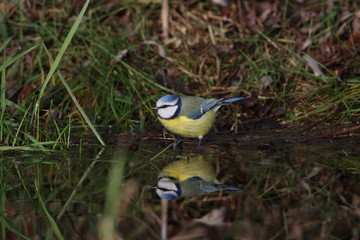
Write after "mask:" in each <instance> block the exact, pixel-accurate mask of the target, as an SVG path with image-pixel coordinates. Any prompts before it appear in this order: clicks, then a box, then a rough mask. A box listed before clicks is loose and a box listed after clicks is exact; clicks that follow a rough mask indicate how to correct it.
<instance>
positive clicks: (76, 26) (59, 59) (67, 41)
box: [33, 0, 90, 116]
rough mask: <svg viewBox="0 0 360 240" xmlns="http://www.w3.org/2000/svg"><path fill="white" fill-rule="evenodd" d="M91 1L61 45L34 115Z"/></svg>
mask: <svg viewBox="0 0 360 240" xmlns="http://www.w3.org/2000/svg"><path fill="white" fill-rule="evenodd" d="M89 2H90V0H87V1H86V3H85V5H84V6H83V8H82V9H81V11H80V14H79V16H78V17H77V18H76V20H75V22H74V24H73V25H72V27H71V29H70V31H69V33H68V35H67V36H66V38H65V40H64V42H63V44H62V45H61V48H60V51H59V53H58V54H57V55H56V57H55V60H54V62H53V64H52V66H51V68H50V70H49V73H48V74H47V76H46V78H45V82H44V83H43V85H42V87H41V89H40V93H39V96H38V99H37V101H36V104H35V107H34V112H33V116H36V115H35V114H36V113H37V112H38V110H39V108H40V102H41V98H42V95H43V93H44V91H45V88H46V86H47V85H48V83H49V81H50V79H51V77H52V76H53V75H54V73H55V71H56V69H57V68H58V67H59V64H60V61H61V59H62V57H63V56H64V54H65V51H66V49H67V47H68V46H69V44H70V42H71V40H72V38H73V37H74V35H75V33H76V30H77V29H78V27H79V25H80V22H81V20H82V18H83V16H84V14H85V11H86V9H87V7H88V5H89ZM43 46H45V45H43Z"/></svg>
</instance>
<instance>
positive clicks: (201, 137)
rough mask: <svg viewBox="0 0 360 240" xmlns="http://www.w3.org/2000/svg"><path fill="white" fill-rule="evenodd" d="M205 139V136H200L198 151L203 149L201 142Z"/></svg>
mask: <svg viewBox="0 0 360 240" xmlns="http://www.w3.org/2000/svg"><path fill="white" fill-rule="evenodd" d="M202 139H203V136H199V144H198V150H200V148H201V140H202Z"/></svg>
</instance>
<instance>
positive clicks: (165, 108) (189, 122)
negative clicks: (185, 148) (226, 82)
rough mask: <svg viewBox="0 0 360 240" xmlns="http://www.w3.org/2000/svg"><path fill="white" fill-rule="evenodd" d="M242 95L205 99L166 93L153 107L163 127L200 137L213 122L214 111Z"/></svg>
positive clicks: (191, 136) (237, 99) (187, 135)
mask: <svg viewBox="0 0 360 240" xmlns="http://www.w3.org/2000/svg"><path fill="white" fill-rule="evenodd" d="M242 99H244V98H242V97H234V98H220V99H215V98H211V99H206V98H201V97H194V96H181V97H178V96H175V95H166V96H164V97H162V98H160V99H159V100H158V101H157V103H156V107H154V109H156V110H157V115H158V117H159V120H160V122H161V123H162V125H164V127H165V128H167V129H168V130H170V131H171V132H173V133H176V134H179V135H181V136H183V137H189V138H199V147H200V143H201V139H202V138H203V136H204V135H205V134H207V133H208V132H209V130H210V129H211V127H212V125H213V124H214V121H215V117H216V112H217V111H218V110H219V108H220V107H221V106H222V105H225V104H228V103H232V102H235V101H239V100H242Z"/></svg>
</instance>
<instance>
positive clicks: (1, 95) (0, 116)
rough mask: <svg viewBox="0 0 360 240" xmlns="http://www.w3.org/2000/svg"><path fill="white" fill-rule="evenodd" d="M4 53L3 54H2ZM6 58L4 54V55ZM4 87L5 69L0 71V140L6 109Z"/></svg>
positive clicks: (0, 139) (0, 138) (1, 138)
mask: <svg viewBox="0 0 360 240" xmlns="http://www.w3.org/2000/svg"><path fill="white" fill-rule="evenodd" d="M4 55H5V54H4ZM4 59H6V56H4ZM5 89H6V73H5V69H3V70H2V71H1V88H0V102H1V105H0V106H1V112H0V141H1V142H2V140H3V133H4V115H5V109H6V101H5Z"/></svg>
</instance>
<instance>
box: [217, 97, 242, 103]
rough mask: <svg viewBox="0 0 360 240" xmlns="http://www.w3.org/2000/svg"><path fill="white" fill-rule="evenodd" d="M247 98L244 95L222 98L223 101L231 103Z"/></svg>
mask: <svg viewBox="0 0 360 240" xmlns="http://www.w3.org/2000/svg"><path fill="white" fill-rule="evenodd" d="M243 99H245V98H243V97H233V98H226V99H224V100H222V102H223V103H231V102H236V101H240V100H243Z"/></svg>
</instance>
